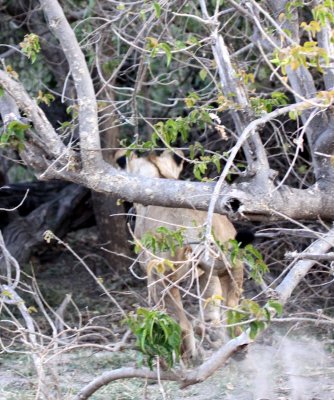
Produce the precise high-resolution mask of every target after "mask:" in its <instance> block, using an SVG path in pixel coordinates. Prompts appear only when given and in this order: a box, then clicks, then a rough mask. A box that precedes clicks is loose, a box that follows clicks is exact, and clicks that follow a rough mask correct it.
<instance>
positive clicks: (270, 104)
mask: <svg viewBox="0 0 334 400" xmlns="http://www.w3.org/2000/svg"><path fill="white" fill-rule="evenodd" d="M270 96H271V98H269V99H268V98H266V99H263V98H261V97H251V98H250V99H249V100H250V104H251V106H252V108H253V110H254V112H255V114H257V115H261V114H263V113H270V112H272V111H273V109H274V108H276V107H279V106H285V105H287V104H288V100H289V99H288V97H287V96H286V95H285V94H284V93H282V92H273V93H271V95H270Z"/></svg>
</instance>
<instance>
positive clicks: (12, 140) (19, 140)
mask: <svg viewBox="0 0 334 400" xmlns="http://www.w3.org/2000/svg"><path fill="white" fill-rule="evenodd" d="M29 128H30V125H29V124H23V123H22V122H20V121H11V122H9V124H8V125H7V126H6V130H5V131H4V132H3V134H2V135H1V137H0V144H1V145H8V144H9V145H11V146H13V147H15V148H17V149H18V150H22V149H23V148H24V133H25V131H26V130H27V129H29Z"/></svg>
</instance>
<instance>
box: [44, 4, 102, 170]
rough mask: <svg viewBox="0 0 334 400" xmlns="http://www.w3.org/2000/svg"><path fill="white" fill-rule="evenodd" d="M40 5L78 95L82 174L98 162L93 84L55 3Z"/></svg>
mask: <svg viewBox="0 0 334 400" xmlns="http://www.w3.org/2000/svg"><path fill="white" fill-rule="evenodd" d="M40 3H41V6H42V8H43V10H44V12H45V14H46V17H47V19H48V22H49V27H50V29H51V30H52V31H53V33H54V34H55V36H56V37H57V39H58V40H59V42H60V45H61V47H62V49H63V51H64V54H65V56H66V59H67V61H68V64H69V66H70V70H71V74H72V76H73V80H74V84H75V87H76V91H77V96H78V99H77V100H78V106H79V134H80V149H81V157H82V163H83V167H84V169H85V170H86V171H91V170H92V169H94V168H96V167H97V165H98V164H99V163H102V154H101V145H100V137H99V130H98V115H97V104H96V97H95V91H94V86H93V82H92V79H91V76H90V73H89V70H88V66H87V63H86V60H85V56H84V54H83V52H82V50H81V48H80V46H79V43H78V41H77V38H76V37H75V34H74V31H73V29H72V28H71V26H70V24H69V23H68V21H67V19H66V17H65V15H64V12H63V9H62V8H61V7H60V5H59V3H58V1H57V0H40Z"/></svg>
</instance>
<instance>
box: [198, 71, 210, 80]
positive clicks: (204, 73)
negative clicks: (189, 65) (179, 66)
mask: <svg viewBox="0 0 334 400" xmlns="http://www.w3.org/2000/svg"><path fill="white" fill-rule="evenodd" d="M207 75H208V71H207V70H206V69H201V70H200V71H199V77H200V78H201V79H202V81H204V80H205V78H206V77H207Z"/></svg>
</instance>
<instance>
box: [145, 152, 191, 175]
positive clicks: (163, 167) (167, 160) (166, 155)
mask: <svg viewBox="0 0 334 400" xmlns="http://www.w3.org/2000/svg"><path fill="white" fill-rule="evenodd" d="M149 159H150V161H151V162H152V163H153V164H154V165H156V166H157V168H158V170H159V172H160V175H161V176H162V177H163V178H167V179H178V178H179V176H180V174H181V171H182V169H183V152H182V151H181V150H177V151H176V152H171V151H170V150H165V151H163V152H162V153H161V155H159V156H157V155H155V154H151V155H150V156H149Z"/></svg>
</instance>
